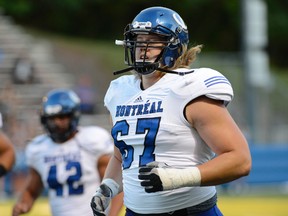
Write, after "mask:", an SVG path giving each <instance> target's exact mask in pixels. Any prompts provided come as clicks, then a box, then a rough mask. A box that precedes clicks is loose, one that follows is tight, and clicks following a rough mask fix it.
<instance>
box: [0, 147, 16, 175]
mask: <svg viewBox="0 0 288 216" xmlns="http://www.w3.org/2000/svg"><path fill="white" fill-rule="evenodd" d="M0 161H1V163H0V164H1V165H2V166H3V167H4V168H5V169H6V171H10V170H11V169H12V167H13V165H14V163H15V152H14V150H13V148H9V149H6V150H5V152H3V153H2V155H1V157H0Z"/></svg>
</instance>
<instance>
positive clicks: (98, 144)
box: [77, 126, 114, 155]
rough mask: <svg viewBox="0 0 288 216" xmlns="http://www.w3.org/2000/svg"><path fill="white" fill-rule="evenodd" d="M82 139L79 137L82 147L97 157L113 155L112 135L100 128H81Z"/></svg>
mask: <svg viewBox="0 0 288 216" xmlns="http://www.w3.org/2000/svg"><path fill="white" fill-rule="evenodd" d="M79 135H80V137H77V139H78V141H79V143H80V145H81V147H83V148H85V149H86V150H87V151H89V152H91V153H92V154H95V155H103V154H111V153H112V152H113V150H114V144H113V141H112V137H111V135H110V133H109V132H108V131H107V130H106V129H104V128H101V127H98V126H86V127H82V128H80V134H79Z"/></svg>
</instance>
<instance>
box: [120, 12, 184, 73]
mask: <svg viewBox="0 0 288 216" xmlns="http://www.w3.org/2000/svg"><path fill="white" fill-rule="evenodd" d="M138 34H156V35H158V36H160V37H161V38H163V40H161V43H163V44H164V46H163V48H162V52H161V53H160V55H159V56H158V57H157V59H156V60H155V62H145V58H144V59H143V61H140V62H139V61H138V60H137V61H136V59H135V50H136V47H143V41H141V42H140V41H137V35H138ZM154 43H159V41H157V42H154ZM188 43H189V35H188V29H187V26H186V24H185V23H184V21H183V20H182V18H181V17H180V15H179V14H178V13H177V12H175V11H173V10H171V9H169V8H165V7H150V8H147V9H145V10H142V11H141V12H140V13H139V14H138V15H137V16H136V17H135V18H134V20H133V21H132V23H131V24H128V26H127V27H126V28H125V30H124V41H123V45H124V48H125V63H126V64H127V65H129V66H131V67H132V68H133V69H134V70H136V71H137V72H138V73H140V74H149V73H151V72H153V71H155V70H156V69H158V68H159V67H160V66H161V68H171V67H173V66H174V64H175V61H176V60H177V58H178V57H179V56H180V55H181V54H182V53H183V46H188ZM145 46H146V49H147V48H148V47H153V42H146V44H145Z"/></svg>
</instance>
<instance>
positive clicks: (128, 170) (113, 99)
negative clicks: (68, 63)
mask: <svg viewBox="0 0 288 216" xmlns="http://www.w3.org/2000/svg"><path fill="white" fill-rule="evenodd" d="M187 70H188V69H179V70H178V71H181V72H185V71H187ZM202 95H205V96H206V97H209V98H212V99H215V100H221V101H223V103H224V104H225V105H227V104H228V103H229V102H230V101H231V99H232V97H233V90H232V87H231V84H230V82H229V81H228V80H227V79H226V78H225V77H224V76H223V75H222V74H221V73H219V72H217V71H215V70H212V69H209V68H200V69H194V71H193V73H189V74H186V75H184V76H180V75H175V74H165V75H164V76H163V77H162V78H161V79H160V80H159V81H158V82H156V83H155V84H154V85H153V86H151V87H149V88H147V89H145V90H142V89H141V81H140V79H139V78H137V77H136V76H135V75H124V76H121V77H119V78H117V79H115V80H113V81H112V82H111V83H110V86H109V88H108V91H107V93H106V95H105V99H104V102H105V106H106V107H107V108H108V110H109V112H110V114H111V117H112V121H113V128H112V131H111V134H112V136H113V139H114V144H115V145H116V147H118V149H119V150H120V152H121V154H122V169H123V190H124V204H125V206H126V207H128V208H129V209H131V210H132V211H134V212H137V213H142V214H149V213H161V212H170V211H174V210H177V209H182V208H187V207H189V206H193V205H197V204H199V203H201V202H203V201H206V200H207V199H209V198H211V197H213V196H214V195H215V193H216V190H215V187H185V188H180V189H176V190H171V191H163V192H156V193H146V192H145V190H144V188H143V187H141V185H140V180H139V179H138V170H139V167H141V166H145V165H146V164H147V163H149V162H152V161H157V162H163V163H166V164H168V165H169V166H172V167H179V168H185V167H191V166H196V165H199V164H202V163H205V162H206V161H208V160H210V159H211V158H212V157H214V155H215V154H214V152H212V150H211V149H210V148H209V147H208V145H207V144H206V143H205V142H204V141H203V140H202V139H201V137H200V136H199V135H198V133H197V131H196V130H195V129H194V128H192V127H191V126H190V124H189V123H188V122H187V120H186V119H185V117H184V114H183V113H184V109H185V106H186V105H187V104H188V103H189V102H190V101H192V100H193V99H195V98H197V97H199V96H202Z"/></svg>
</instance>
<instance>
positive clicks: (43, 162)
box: [26, 126, 114, 216]
mask: <svg viewBox="0 0 288 216" xmlns="http://www.w3.org/2000/svg"><path fill="white" fill-rule="evenodd" d="M113 148H114V147H113V142H112V139H111V136H110V134H109V133H108V131H106V130H105V129H103V128H100V127H97V126H86V127H79V130H78V132H77V134H76V135H75V136H74V137H73V138H72V139H70V140H68V141H66V142H65V143H61V144H57V143H54V142H53V141H52V139H51V138H50V137H49V136H47V135H40V136H38V137H36V138H34V139H33V140H32V141H31V142H30V143H29V145H28V146H27V148H26V159H27V164H28V166H29V167H32V168H33V169H35V170H36V171H37V172H38V173H39V174H40V175H41V178H42V182H43V184H44V187H45V188H46V189H47V190H48V195H49V202H50V207H51V211H52V215H53V216H79V215H87V216H93V213H92V210H91V207H90V201H91V198H92V196H93V194H94V193H95V190H96V188H97V187H98V186H99V185H100V181H101V179H100V176H99V173H98V170H97V163H98V159H99V158H100V157H101V156H102V155H104V154H111V153H112V152H113Z"/></svg>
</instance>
